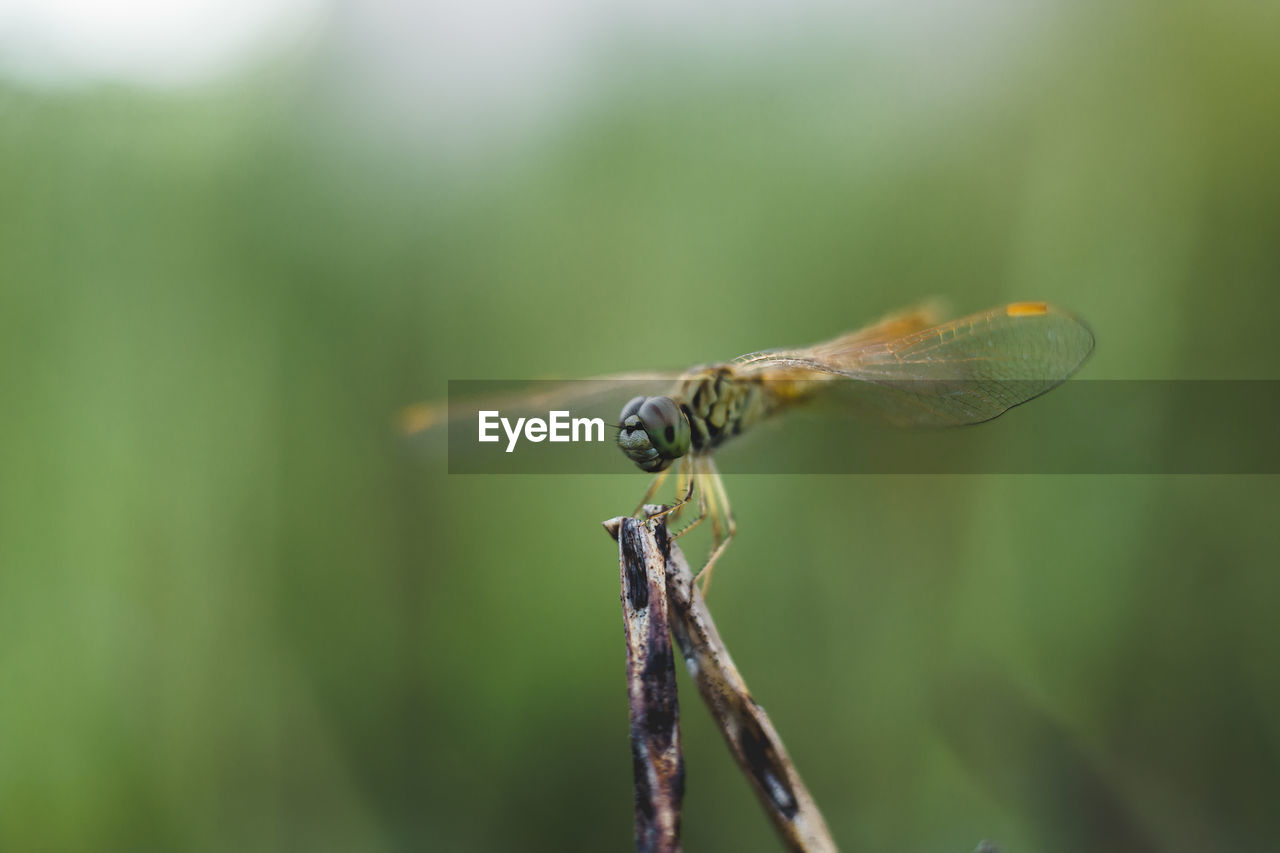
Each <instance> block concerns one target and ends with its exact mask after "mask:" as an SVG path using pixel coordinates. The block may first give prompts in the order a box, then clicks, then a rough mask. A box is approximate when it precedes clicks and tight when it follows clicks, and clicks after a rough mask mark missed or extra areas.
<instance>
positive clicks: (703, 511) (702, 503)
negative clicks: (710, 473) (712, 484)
mask: <svg viewBox="0 0 1280 853" xmlns="http://www.w3.org/2000/svg"><path fill="white" fill-rule="evenodd" d="M692 476H695V477H700V476H702V475H700V474H694V475H692ZM678 514H679V513H678V512H677V513H672V517H673V518H674V517H675V516H676V515H678ZM706 518H707V488H706V484H705V483H703V484H702V485H701V486H699V487H698V517H697V518H695V519H694V520H693V521H691V522H689V523H688V524H686V525H685V526H684V527H681V528H680V529H679V530H677V531H676V532H675V533H672V534H671V538H672V539H679V538H680V537H681V536H683V535H685V534H686V533H688V532H689V531H690V530H692V529H693V528H695V527H697V526H698V525H699V524H701V523H702V522H703V521H705V520H706Z"/></svg>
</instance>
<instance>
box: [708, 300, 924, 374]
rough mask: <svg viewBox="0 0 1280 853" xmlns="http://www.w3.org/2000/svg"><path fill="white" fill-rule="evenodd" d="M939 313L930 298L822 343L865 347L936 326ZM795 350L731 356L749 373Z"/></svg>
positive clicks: (833, 345) (737, 365) (839, 347)
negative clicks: (737, 356)
mask: <svg viewBox="0 0 1280 853" xmlns="http://www.w3.org/2000/svg"><path fill="white" fill-rule="evenodd" d="M942 314H943V304H942V300H941V299H930V300H928V301H926V302H921V303H920V304H918V305H913V306H911V307H910V308H906V309H903V310H902V311H898V312H895V313H893V314H889V315H887V316H885V317H882V318H881V319H879V320H877V321H876V322H875V323H872V324H871V325H870V326H865V327H863V328H861V329H858V330H857V331H855V332H849V333H848V334H847V335H841V336H840V337H838V338H836V339H835V340H833V341H828V342H827V343H826V344H823V345H822V346H826V347H831V348H832V349H835V350H850V351H853V350H858V349H865V348H866V347H868V346H871V345H873V344H876V343H881V342H886V341H893V340H898V339H900V338H903V337H906V336H907V335H910V334H912V333H913V332H919V331H921V330H923V329H928V328H931V327H933V326H936V325H937V324H938V323H940V322H941V321H942ZM812 349H813V348H811V350H812ZM811 350H810V351H811ZM797 354H799V353H798V352H793V351H785V350H767V351H764V352H753V353H749V354H747V355H744V356H740V357H739V358H736V359H734V362H733V364H734V366H735V367H737V368H739V369H741V370H743V371H744V372H747V373H750V372H752V370H753V369H754V368H756V367H762V368H769V367H772V366H776V364H777V359H778V357H779V356H786V355H797Z"/></svg>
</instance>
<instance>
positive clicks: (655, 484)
mask: <svg viewBox="0 0 1280 853" xmlns="http://www.w3.org/2000/svg"><path fill="white" fill-rule="evenodd" d="M670 474H671V469H670V468H668V469H666V470H665V471H659V472H658V473H657V475H656V476H655V477H654V478H653V480H652V482H650V483H649V488H647V489H645V490H644V497H642V498H641V499H640V505H639V506H637V507H636V508H635V511H634V512H632V513H631V515H632V516H639V515H640V513H641V512H643V511H644V505H645V504H647V503H648V502H649V501H650V500H651V499H652V498H653V496H654V495H655V494H656V493H657V491H658V489H659V488H661V487H662V484H663V483H664V482H666V479H667V477H668V476H670Z"/></svg>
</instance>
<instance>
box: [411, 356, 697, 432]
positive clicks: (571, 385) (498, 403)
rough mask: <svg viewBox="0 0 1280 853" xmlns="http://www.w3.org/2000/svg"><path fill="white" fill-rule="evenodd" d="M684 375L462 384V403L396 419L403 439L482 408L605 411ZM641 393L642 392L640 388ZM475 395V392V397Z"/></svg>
mask: <svg viewBox="0 0 1280 853" xmlns="http://www.w3.org/2000/svg"><path fill="white" fill-rule="evenodd" d="M679 377H680V374H679V373H678V372H664V371H652V370H648V371H637V372H634V373H615V374H611V375H608V376H594V377H590V378H587V379H539V380H531V381H529V382H526V383H523V386H522V387H518V388H515V389H512V390H503V391H494V392H490V391H489V390H488V387H489V386H497V385H499V384H506V383H497V382H493V383H489V382H483V381H475V382H467V383H463V385H464V386H465V387H464V389H463V393H462V394H460V395H459V397H458V398H457V399H450V400H436V401H433V402H424V403H415V404H414V405H411V406H406V407H405V408H403V409H401V410H400V412H399V413H398V414H397V416H396V428H397V429H398V430H399V431H400V432H401V433H402V434H403V435H415V434H417V433H421V432H425V431H427V430H430V429H432V428H435V427H439V426H443V425H446V424H448V423H449V422H450V421H451V420H452V421H458V420H461V419H463V418H474V417H475V413H476V412H477V411H479V410H480V409H494V410H498V411H501V412H504V413H506V412H511V413H515V414H520V413H532V412H538V411H541V412H543V413H546V412H547V411H550V410H552V409H566V408H569V407H575V408H577V407H600V406H605V405H606V404H607V402H608V401H611V400H616V399H620V398H625V399H622V402H623V403H625V402H626V400H627V399H630V397H629V396H627V395H628V394H630V392H632V391H634V392H635V393H634V394H630V396H635V394H641V393H646V391H647V392H648V393H655V392H654V391H652V390H651V389H653V388H655V387H657V388H665V386H666V385H667V384H669V383H672V382H674V381H675V380H676V379H678V378H679ZM637 389H639V390H637ZM472 392H474V393H472ZM621 408H622V403H618V404H617V406H616V408H613V409H612V410H610V411H609V412H608V414H607V415H604V417H605V418H606V420H605V422H606V423H614V422H615V420H616V419H617V415H618V412H619V411H621Z"/></svg>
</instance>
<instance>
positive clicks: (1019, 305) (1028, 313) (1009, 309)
mask: <svg viewBox="0 0 1280 853" xmlns="http://www.w3.org/2000/svg"><path fill="white" fill-rule="evenodd" d="M1004 313H1005V314H1006V315H1008V316H1010V317H1040V316H1042V315H1044V314H1048V313H1049V303H1047V302H1011V303H1009V304H1008V305H1006V306H1005V309H1004Z"/></svg>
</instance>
